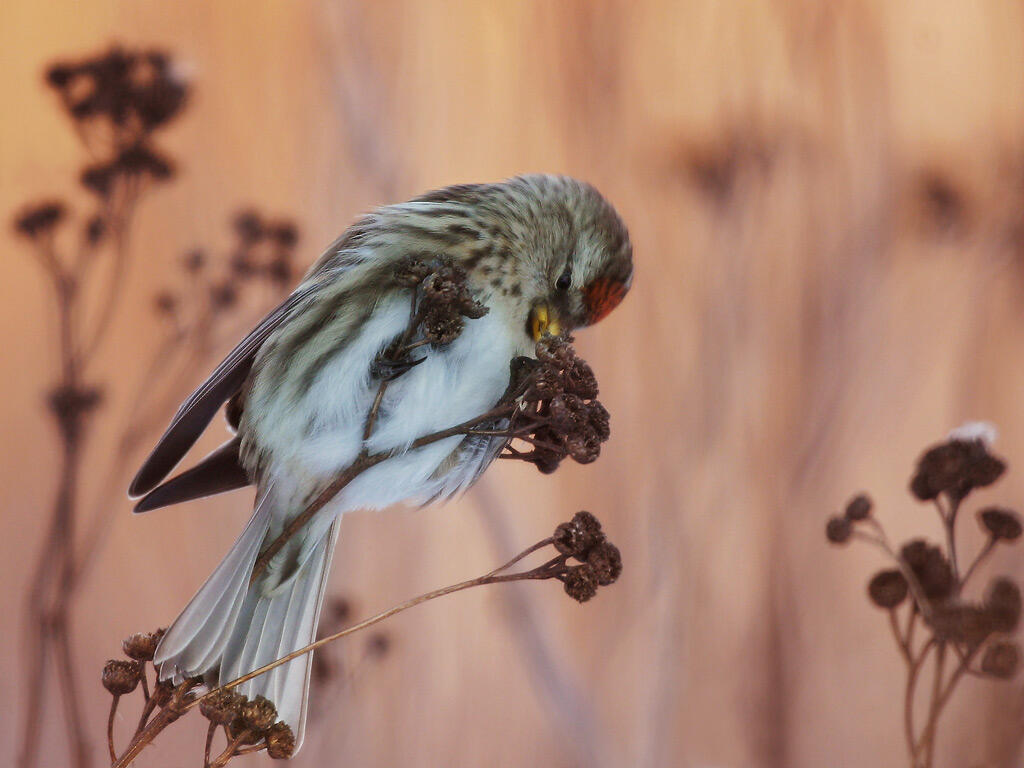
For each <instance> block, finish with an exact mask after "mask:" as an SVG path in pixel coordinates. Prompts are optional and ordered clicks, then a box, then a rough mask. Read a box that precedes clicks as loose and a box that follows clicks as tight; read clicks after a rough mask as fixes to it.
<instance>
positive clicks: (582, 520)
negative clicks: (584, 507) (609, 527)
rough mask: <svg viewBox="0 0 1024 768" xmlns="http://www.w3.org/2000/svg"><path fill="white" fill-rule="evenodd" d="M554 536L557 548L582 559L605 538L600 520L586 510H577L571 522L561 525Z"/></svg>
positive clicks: (564, 553) (565, 553) (563, 552)
mask: <svg viewBox="0 0 1024 768" xmlns="http://www.w3.org/2000/svg"><path fill="white" fill-rule="evenodd" d="M553 538H554V545H555V549H557V550H558V551H559V552H561V553H562V554H563V555H572V556H573V557H575V558H577V559H578V560H581V561H585V560H586V559H587V555H588V554H589V552H590V550H591V548H592V547H594V546H596V545H598V544H600V543H601V542H603V541H604V540H605V536H604V532H603V531H602V530H601V523H600V521H598V519H597V518H596V517H594V516H593V515H592V514H590V513H589V512H586V511H581V512H577V513H576V514H575V515H573V518H572V520H571V521H570V522H568V523H562V524H561V525H559V526H558V527H557V528H556V529H555V533H554V537H553Z"/></svg>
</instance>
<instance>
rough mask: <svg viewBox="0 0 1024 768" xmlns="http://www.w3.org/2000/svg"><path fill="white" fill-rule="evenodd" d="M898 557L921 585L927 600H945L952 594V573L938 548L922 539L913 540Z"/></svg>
mask: <svg viewBox="0 0 1024 768" xmlns="http://www.w3.org/2000/svg"><path fill="white" fill-rule="evenodd" d="M900 556H901V557H902V558H903V560H904V562H906V564H907V565H908V566H910V569H911V570H912V571H913V572H914V576H916V577H917V580H918V581H919V582H920V583H921V589H923V590H924V596H925V597H926V598H928V599H929V600H945V599H946V598H947V597H949V596H950V594H952V592H953V586H954V584H953V571H952V569H951V568H950V567H949V563H948V562H947V561H946V557H945V555H943V554H942V550H940V549H939V548H938V547H935V546H932V545H930V544H928V543H927V542H926V541H924V540H923V539H914V540H913V541H911V542H908V543H907V544H905V545H904V546H903V549H901V550H900Z"/></svg>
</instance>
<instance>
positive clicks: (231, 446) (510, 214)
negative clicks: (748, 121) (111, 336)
mask: <svg viewBox="0 0 1024 768" xmlns="http://www.w3.org/2000/svg"><path fill="white" fill-rule="evenodd" d="M410 257H412V258H416V259H420V260H422V261H425V262H429V261H431V260H436V259H437V258H439V257H441V258H443V259H449V260H451V263H453V264H455V265H458V266H461V267H462V268H463V269H464V270H465V273H466V275H467V285H468V287H469V289H470V292H471V295H472V297H473V299H475V300H476V301H477V302H479V303H480V304H482V305H483V307H481V308H480V309H481V311H479V312H475V313H473V315H482V316H480V317H478V318H477V319H467V320H466V321H465V323H464V326H463V327H462V328H461V332H459V333H458V334H457V335H456V336H455V337H454V338H453V339H451V340H450V343H434V344H428V343H423V344H422V345H420V346H418V347H417V350H416V351H417V358H418V360H419V362H417V364H416V365H415V366H411V367H408V368H407V369H406V370H403V371H401V372H400V374H399V375H397V376H395V378H394V379H393V380H392V381H391V382H390V383H389V385H388V387H387V388H386V389H385V392H384V397H383V399H382V400H381V401H380V403H379V409H378V411H377V414H378V415H377V418H376V423H375V425H374V428H373V430H372V432H371V433H370V434H369V436H368V437H366V436H365V435H364V429H365V425H366V419H367V414H368V412H370V410H371V409H372V407H373V401H374V399H375V396H376V395H377V392H378V389H379V382H380V378H379V377H380V376H382V375H385V374H382V373H381V371H380V366H379V364H376V363H379V360H380V358H381V356H382V354H383V353H384V352H385V350H387V349H388V347H389V345H391V344H393V343H395V341H396V340H397V339H398V338H399V337H400V336H402V335H403V334H404V333H405V331H406V328H407V326H408V325H409V322H410V299H409V297H410V290H409V288H408V283H407V282H405V283H403V282H402V280H401V276H400V272H399V271H398V270H397V267H398V266H399V265H400V264H402V263H403V261H405V260H408V259H409V258H410ZM632 269H633V266H632V249H631V246H630V243H629V236H628V234H627V231H626V228H625V226H624V225H623V223H622V220H621V219H620V218H619V216H618V215H617V214H616V212H615V210H614V209H613V208H612V207H611V205H610V204H609V203H608V202H606V201H605V200H604V198H602V197H601V195H600V194H599V193H598V192H597V190H595V189H594V188H593V187H591V186H590V185H588V184H584V183H582V182H580V181H576V180H575V179H571V178H567V177H562V176H546V175H533V176H521V177H517V178H513V179H510V180H508V181H505V182H502V183H497V184H465V185H458V186H453V187H448V188H445V189H441V190H437V191H435V192H430V193H428V194H426V195H423V196H421V197H417V198H415V199H413V200H411V201H409V202H407V203H402V204H399V205H391V206H386V207H384V208H380V209H378V210H377V211H375V212H374V213H372V214H370V215H368V216H365V217H364V218H362V219H361V220H359V221H358V222H356V223H355V224H354V225H353V226H352V227H350V228H349V229H348V230H347V231H346V232H345V233H344V234H342V236H341V237H340V238H338V240H336V241H335V242H334V243H333V244H332V245H331V246H330V247H329V248H328V249H327V252H326V253H325V254H324V255H323V256H322V257H321V258H320V259H319V260H318V261H317V262H316V264H315V265H314V266H313V267H312V268H311V269H310V271H309V273H308V274H307V275H306V277H305V278H304V279H303V281H302V283H301V284H300V285H299V286H298V288H296V289H295V291H294V292H293V293H292V294H291V295H290V296H289V297H288V299H287V300H285V301H284V303H282V304H281V305H280V306H279V307H278V308H277V309H275V310H274V311H273V312H271V313H270V314H269V315H267V317H266V318H265V319H264V320H263V321H262V322H261V323H260V324H259V325H257V326H256V328H255V329H253V330H252V331H251V332H250V333H249V335H248V336H246V337H245V338H244V339H243V340H242V342H241V343H240V344H239V345H238V346H237V347H235V349H234V350H233V351H232V352H231V353H230V354H229V355H228V356H227V358H226V359H225V360H224V361H223V362H222V363H221V364H220V366H218V368H217V369H216V370H215V371H214V372H213V373H212V374H211V375H210V377H209V378H208V379H207V380H206V381H205V382H204V383H203V384H202V385H201V386H200V387H199V388H198V389H197V390H196V391H195V392H194V393H193V394H192V396H191V397H189V398H188V399H187V400H186V401H185V402H184V403H183V404H182V406H181V407H180V409H179V410H178V413H177V414H176V415H175V417H174V420H173V421H172V422H171V424H170V426H169V427H168V429H167V431H166V432H165V433H164V435H163V437H162V438H161V439H160V442H159V443H158V444H157V446H156V448H155V449H154V450H153V453H152V454H151V455H150V456H149V458H148V459H147V460H146V462H145V463H144V464H143V466H142V468H141V469H140V470H139V472H138V474H137V475H136V476H135V479H134V481H133V482H132V485H131V488H130V494H131V495H132V496H133V497H139V496H143V498H142V500H141V501H140V502H139V503H138V505H137V507H136V511H139V512H142V511H146V510H149V509H154V508H157V507H161V506H165V505H167V504H172V503H176V502H179V501H186V500H188V499H193V498H199V497H201V496H207V495H211V494H215V493H220V492H222V491H227V490H232V489H235V488H240V487H242V486H245V485H248V484H250V483H255V484H256V486H257V489H258V492H257V496H256V505H255V511H254V512H253V515H252V518H251V519H250V520H249V523H248V525H247V526H246V527H245V529H244V530H243V531H242V533H241V535H240V536H239V537H238V540H237V541H236V542H235V544H234V546H233V547H232V548H231V551H230V552H228V554H227V556H226V557H225V558H224V560H223V561H222V562H221V563H220V565H219V566H218V567H217V569H216V570H215V571H214V572H213V575H211V576H210V578H209V579H208V580H207V581H206V583H205V584H204V585H203V586H202V587H201V588H200V590H199V592H198V593H197V594H196V596H195V597H194V598H193V599H192V601H191V602H190V603H189V604H188V606H187V607H186V608H185V610H184V611H182V613H181V615H180V616H179V617H178V618H177V619H176V620H175V622H174V623H173V624H172V625H171V627H170V628H169V629H168V630H167V632H166V634H165V635H164V636H163V638H162V640H161V641H160V645H159V648H158V649H157V652H156V656H155V663H156V664H157V665H158V667H159V669H160V678H161V679H162V680H171V681H175V682H180V681H181V680H182V679H183V678H186V677H198V676H203V677H205V678H206V679H207V681H208V682H209V683H211V684H220V683H224V682H227V681H229V680H232V679H235V678H237V677H239V676H241V675H243V674H245V673H247V672H250V671H252V670H254V669H256V668H258V667H261V666H263V665H265V664H267V663H268V662H270V661H273V660H274V659H277V658H280V657H281V656H284V655H285V654H287V653H289V652H291V651H293V650H296V649H298V648H301V647H303V646H304V645H307V644H308V643H310V642H312V640H313V639H314V636H315V634H316V625H317V619H318V617H319V613H320V605H321V602H322V600H323V595H324V585H325V584H326V582H327V575H328V570H329V568H330V562H331V555H332V551H333V549H334V544H335V541H336V540H337V536H338V528H339V525H338V523H339V519H340V515H341V513H343V512H347V511H349V510H353V509H367V508H370V509H379V508H383V507H387V506H390V505H392V504H396V503H399V502H403V501H404V502H409V503H420V504H422V503H427V502H429V501H432V500H434V499H438V498H445V497H449V496H451V495H453V494H455V493H457V492H459V491H461V490H464V489H465V488H468V487H469V486H470V485H472V483H473V482H475V481H476V480H477V478H479V477H480V475H481V473H482V472H483V471H484V470H485V469H486V468H487V467H488V465H489V464H490V463H491V461H492V460H493V459H494V458H495V457H496V456H497V454H498V453H499V452H500V450H501V448H502V447H503V445H504V444H505V442H506V440H505V439H503V438H496V437H492V436H486V435H471V436H465V435H455V436H453V437H448V438H446V439H443V440H439V441H438V442H434V443H432V444H429V445H425V446H422V447H418V448H414V449H413V448H411V444H412V443H413V442H414V441H415V440H416V439H417V438H419V437H421V436H423V435H427V434H430V433H433V432H437V431H439V430H443V429H446V428H448V427H451V426H453V425H456V424H460V423H462V422H465V421H468V420H470V419H472V418H474V417H476V416H478V415H480V414H483V413H486V412H487V411H488V410H490V409H491V408H493V407H494V405H495V404H496V403H497V402H498V401H499V399H500V398H501V397H502V395H503V394H504V393H505V391H506V389H507V387H508V385H509V378H510V373H509V365H510V362H511V361H512V360H513V359H514V358H516V357H518V356H532V355H533V354H534V347H535V342H536V341H537V340H538V339H539V338H541V337H542V336H543V335H545V334H548V333H550V334H553V335H558V334H564V333H568V332H570V331H572V330H573V329H574V328H577V327H580V326H585V325H590V324H592V323H594V322H596V321H597V320H599V319H600V318H602V317H603V316H604V315H605V314H607V313H608V312H609V311H611V310H612V309H613V308H614V307H615V306H616V305H617V304H618V303H619V302H620V301H621V300H622V298H623V296H624V295H625V294H626V291H627V290H628V289H629V285H630V281H631V279H632ZM483 308H486V310H487V311H486V314H484V313H483ZM225 403H228V408H227V415H228V420H229V423H230V424H231V425H232V426H234V427H236V428H237V434H236V435H235V436H234V437H233V438H232V439H231V440H229V441H228V442H227V443H225V444H224V445H223V446H222V447H221V448H219V449H218V450H217V451H215V452H214V453H213V454H211V455H210V456H208V457H207V458H206V459H204V460H203V461H202V462H201V463H199V464H198V465H197V466H195V467H193V468H191V469H189V470H188V471H186V472H184V473H182V474H181V475H178V476H177V477H175V478H173V479H171V480H169V481H167V482H166V483H163V484H162V485H161V482H162V481H163V480H164V478H165V477H166V476H167V475H168V474H169V473H170V472H171V470H172V469H174V467H175V466H176V465H177V464H178V462H179V461H180V460H181V459H182V457H183V456H184V455H185V453H186V452H187V451H188V450H189V448H191V446H192V445H193V444H194V443H195V441H196V440H197V438H198V437H199V435H200V434H201V433H202V432H203V431H204V430H205V428H206V427H207V425H208V424H209V422H210V420H211V419H212V418H213V416H214V414H215V413H216V411H217V410H218V409H219V408H220V407H221V406H222V405H223V404H225ZM363 450H368V451H370V452H373V453H379V452H382V451H386V452H391V453H392V454H393V455H392V456H391V457H390V458H388V459H387V460H385V461H383V462H382V463H380V464H377V465H376V466H374V467H372V468H370V469H368V470H367V471H365V472H363V473H362V474H360V475H358V476H357V477H356V478H355V479H354V480H353V481H352V482H351V483H350V484H349V485H347V486H346V487H345V488H343V489H342V490H341V491H340V492H339V493H338V494H337V495H336V496H335V497H334V498H333V499H332V500H331V501H330V502H329V503H328V504H327V506H325V507H324V508H323V509H321V510H320V511H319V512H318V513H317V514H316V515H315V516H314V517H313V518H312V519H311V520H310V521H309V523H307V524H306V526H305V528H304V529H303V530H302V531H301V532H300V533H299V534H298V535H295V536H293V537H292V538H291V539H289V540H288V541H287V543H286V544H285V546H284V547H283V548H281V549H280V551H278V552H277V553H276V554H275V555H274V556H273V557H272V558H271V559H270V561H269V563H268V565H267V567H266V568H265V569H263V570H262V571H261V572H260V573H259V574H258V575H257V576H256V578H254V579H253V578H251V577H252V574H253V571H254V564H255V563H256V561H257V558H258V557H259V555H260V553H261V550H262V549H263V548H264V547H266V546H267V545H268V544H269V542H272V541H274V540H275V539H276V538H277V537H278V536H279V535H280V534H281V532H282V530H283V529H284V528H285V526H287V524H288V523H289V521H290V520H292V519H294V518H295V517H296V516H297V515H299V514H300V513H301V512H302V511H303V509H305V507H306V506H307V505H308V504H309V502H310V500H311V499H313V498H315V497H316V496H317V494H318V493H320V492H321V491H323V490H324V488H325V487H326V486H327V485H328V484H329V483H330V482H331V481H332V480H333V479H334V478H335V477H336V476H337V475H338V474H339V473H340V472H342V471H343V470H345V469H346V468H347V467H349V466H350V465H351V464H352V463H353V462H354V461H355V460H356V458H357V456H358V455H359V454H360V452H361V451H363ZM250 581H251V582H252V583H250ZM309 674H310V656H309V655H306V656H305V657H302V658H299V659H296V660H294V661H292V662H289V663H288V664H285V665H283V666H280V667H277V668H276V669H274V670H273V671H271V672H269V673H267V674H264V675H262V676H259V677H257V678H255V679H253V680H251V681H250V682H248V683H245V684H243V685H241V686H239V688H238V690H239V691H240V692H241V693H243V694H245V695H247V696H249V697H250V698H251V697H255V696H257V695H262V696H265V697H266V698H267V699H269V700H270V701H271V702H273V703H274V705H275V706H276V707H277V712H278V713H279V716H280V718H281V719H282V720H283V721H284V722H285V723H287V724H289V725H290V726H292V728H293V729H294V730H295V732H296V735H297V738H298V739H299V740H300V741H301V738H302V731H303V726H304V724H305V720H306V700H307V691H308V686H309Z"/></svg>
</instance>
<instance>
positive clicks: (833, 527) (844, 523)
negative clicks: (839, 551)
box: [825, 515, 853, 544]
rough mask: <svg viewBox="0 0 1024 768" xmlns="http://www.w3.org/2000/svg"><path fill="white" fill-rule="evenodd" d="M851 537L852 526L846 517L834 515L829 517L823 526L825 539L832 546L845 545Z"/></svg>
mask: <svg viewBox="0 0 1024 768" xmlns="http://www.w3.org/2000/svg"><path fill="white" fill-rule="evenodd" d="M852 535H853V525H852V524H851V523H850V519H849V518H847V517H839V515H835V516H834V517H830V518H829V520H828V523H827V524H826V525H825V538H827V539H828V540H829V541H831V542H832V543H833V544H845V543H846V542H848V541H849V540H850V536H852Z"/></svg>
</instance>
